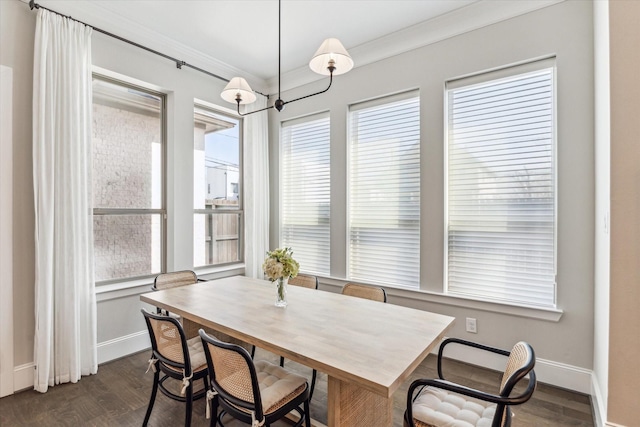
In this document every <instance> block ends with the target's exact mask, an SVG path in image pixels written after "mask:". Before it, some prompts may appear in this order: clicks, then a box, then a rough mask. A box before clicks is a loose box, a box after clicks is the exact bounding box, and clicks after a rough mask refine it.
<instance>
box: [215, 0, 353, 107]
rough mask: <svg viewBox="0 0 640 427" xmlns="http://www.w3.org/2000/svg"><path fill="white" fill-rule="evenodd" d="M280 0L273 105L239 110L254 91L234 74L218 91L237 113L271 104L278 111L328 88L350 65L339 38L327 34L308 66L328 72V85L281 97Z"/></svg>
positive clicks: (251, 100) (321, 72) (350, 61)
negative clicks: (300, 93)
mask: <svg viewBox="0 0 640 427" xmlns="http://www.w3.org/2000/svg"><path fill="white" fill-rule="evenodd" d="M281 25H282V0H278V99H276V101H275V102H274V104H273V105H271V106H269V107H266V108H262V109H260V110H256V111H250V112H248V113H245V114H242V113H240V105H241V104H242V105H245V104H251V103H252V102H254V101H255V100H256V95H255V93H254V92H253V91H252V90H251V87H250V86H249V83H247V81H246V80H245V79H243V78H242V77H234V78H232V79H231V81H230V82H229V83H228V84H227V85H226V86H225V88H224V90H223V91H222V93H221V94H220V96H221V97H222V99H224V100H225V101H227V102H231V103H235V104H237V107H238V114H239V115H240V116H246V115H248V114H253V113H257V112H260V111H264V110H268V109H270V108H275V109H276V110H278V111H282V109H283V108H284V106H285V105H286V104H290V103H292V102H295V101H300V100H301V99H305V98H310V97H312V96H315V95H320V94H321V93H324V92H326V91H328V90H329V88H330V87H331V83H333V76H337V75H339V74H344V73H346V72H348V71H349V70H351V69H352V68H353V59H351V56H349V53H348V52H347V50H346V49H345V48H344V46H343V45H342V43H340V40H338V39H334V38H329V39H326V40H325V41H324V42H322V44H321V45H320V47H319V48H318V50H317V51H316V53H315V55H313V57H312V58H311V61H309V68H311V70H313V71H314V72H316V73H318V74H322V75H325V76H329V86H327V88H326V89H324V90H321V91H320V92H316V93H312V94H310V95H306V96H301V97H299V98H296V99H292V100H290V101H283V100H282V98H281V96H280V77H281V66H280V62H281V49H282V46H281V45H282V42H281V37H282V31H281Z"/></svg>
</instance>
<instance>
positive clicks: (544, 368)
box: [434, 345, 592, 394]
mask: <svg viewBox="0 0 640 427" xmlns="http://www.w3.org/2000/svg"><path fill="white" fill-rule="evenodd" d="M437 352H438V350H437V348H436V349H435V350H434V353H437ZM445 357H448V358H451V359H455V360H459V361H461V362H465V363H469V364H471V365H477V366H482V367H484V368H488V369H493V370H495V371H504V367H505V363H506V359H505V358H504V357H503V356H499V355H496V354H492V353H487V352H485V351H480V350H477V349H473V348H469V347H462V346H456V345H450V346H447V347H446V350H445ZM535 371H536V376H537V378H538V381H539V382H542V383H545V384H550V385H553V386H556V387H561V388H566V389H568V390H573V391H576V392H578V393H584V394H591V377H592V371H591V370H590V369H584V368H579V367H576V366H572V365H567V364H564V363H559V362H554V361H552V360H545V359H539V358H538V359H536V367H535Z"/></svg>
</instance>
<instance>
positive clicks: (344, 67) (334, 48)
mask: <svg viewBox="0 0 640 427" xmlns="http://www.w3.org/2000/svg"><path fill="white" fill-rule="evenodd" d="M330 60H333V61H334V67H336V69H335V70H334V72H333V75H334V76H337V75H338V74H344V73H346V72H347V71H349V70H351V69H352V68H353V59H351V56H350V55H349V52H347V49H345V48H344V46H343V45H342V43H340V40H338V39H334V38H330V39H326V40H325V41H323V42H322V44H321V45H320V47H319V48H318V50H317V51H316V54H315V55H313V58H311V61H310V62H309V68H311V69H312V70H313V71H314V72H316V73H318V74H322V75H325V76H328V75H329V74H330V73H329V69H328V67H329V61H330Z"/></svg>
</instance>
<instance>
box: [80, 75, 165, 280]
mask: <svg viewBox="0 0 640 427" xmlns="http://www.w3.org/2000/svg"><path fill="white" fill-rule="evenodd" d="M164 114H165V98H164V95H162V94H159V93H154V92H150V91H147V90H144V89H141V88H137V87H133V86H129V85H126V84H124V83H121V82H115V81H112V80H107V79H103V78H101V77H94V80H93V128H92V133H93V135H92V142H93V178H92V179H93V207H94V208H93V229H94V252H95V277H96V282H103V283H106V282H113V281H116V280H122V279H131V278H136V277H144V276H153V275H156V274H158V273H161V272H162V270H163V267H164V260H165V244H164V234H165V233H164V228H165V226H164V224H165V221H164V217H165V212H166V211H165V198H164V145H165V144H164V141H165V131H164V129H165V126H164V123H165V120H164Z"/></svg>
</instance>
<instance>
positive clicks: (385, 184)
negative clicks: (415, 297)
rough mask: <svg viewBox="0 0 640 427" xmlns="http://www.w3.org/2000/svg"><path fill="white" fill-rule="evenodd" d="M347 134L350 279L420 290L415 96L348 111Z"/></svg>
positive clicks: (417, 140) (418, 164) (418, 173)
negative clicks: (348, 153)
mask: <svg viewBox="0 0 640 427" xmlns="http://www.w3.org/2000/svg"><path fill="white" fill-rule="evenodd" d="M349 129H350V130H349V132H350V162H349V186H348V187H349V195H348V197H349V266H348V276H349V279H350V280H357V281H365V282H369V283H377V284H392V285H395V286H406V287H413V288H418V287H419V280H420V99H419V96H418V92H417V91H412V92H409V93H404V94H400V95H395V96H393V97H388V98H383V99H379V100H375V101H370V102H366V103H362V104H357V105H354V106H352V107H351V108H350V111H349Z"/></svg>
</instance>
